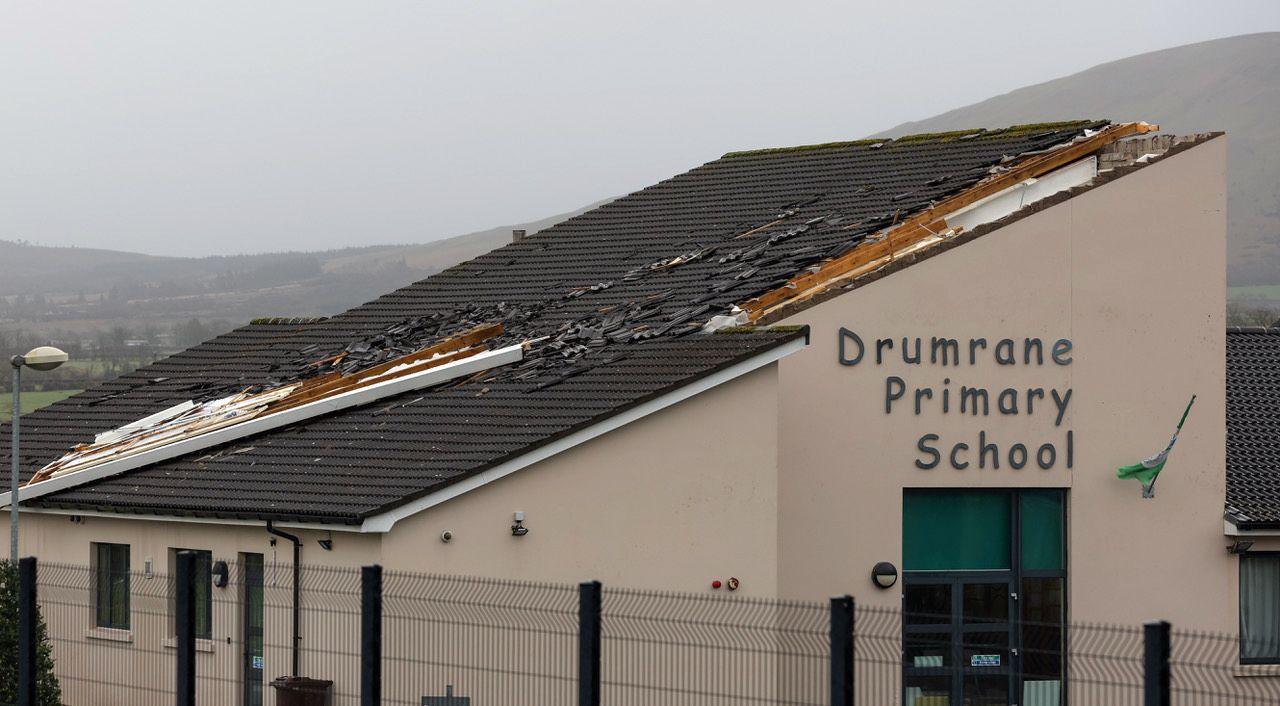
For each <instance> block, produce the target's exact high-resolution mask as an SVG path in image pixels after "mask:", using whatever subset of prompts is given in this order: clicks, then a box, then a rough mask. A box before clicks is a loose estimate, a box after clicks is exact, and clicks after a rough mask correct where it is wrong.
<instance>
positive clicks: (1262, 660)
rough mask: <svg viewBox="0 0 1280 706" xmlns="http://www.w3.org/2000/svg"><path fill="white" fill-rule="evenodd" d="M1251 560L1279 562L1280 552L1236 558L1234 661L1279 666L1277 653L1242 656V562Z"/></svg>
mask: <svg viewBox="0 0 1280 706" xmlns="http://www.w3.org/2000/svg"><path fill="white" fill-rule="evenodd" d="M1251 558H1252V559H1263V558H1266V559H1277V560H1280V551H1259V552H1253V551H1250V552H1245V553H1243V554H1240V555H1239V557H1238V560H1237V562H1236V628H1237V637H1236V659H1238V660H1239V663H1240V664H1241V665H1267V664H1280V652H1277V654H1276V656H1275V657H1245V656H1244V562H1245V560H1246V559H1251ZM1277 592H1278V593H1280V587H1277ZM1276 642H1277V643H1280V635H1277V636H1276Z"/></svg>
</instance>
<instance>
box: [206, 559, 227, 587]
mask: <svg viewBox="0 0 1280 706" xmlns="http://www.w3.org/2000/svg"><path fill="white" fill-rule="evenodd" d="M211 573H212V574H213V585H214V586H216V587H218V588H226V587H227V581H228V580H230V578H231V570H230V569H229V568H227V562H225V561H215V562H213V570H212V572H211Z"/></svg>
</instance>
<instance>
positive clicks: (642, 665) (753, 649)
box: [601, 587, 830, 706]
mask: <svg viewBox="0 0 1280 706" xmlns="http://www.w3.org/2000/svg"><path fill="white" fill-rule="evenodd" d="M601 627H602V633H603V634H602V638H601V642H602V650H603V657H602V670H603V674H602V678H601V681H602V691H603V694H602V696H603V701H604V702H605V703H609V704H617V705H618V706H629V705H637V706H638V705H639V704H707V705H708V706H728V705H729V704H749V703H767V704H796V705H803V706H807V705H810V704H825V703H828V696H827V688H828V672H827V667H828V657H827V654H828V649H829V630H830V614H829V609H828V607H827V605H826V604H822V603H805V602H792V601H776V600H766V599H756V598H737V597H732V598H731V597H727V596H706V595H697V594H694V595H689V594H676V593H663V592H656V591H635V590H624V589H609V588H607V587H606V588H605V590H604V592H603V596H602V617H601Z"/></svg>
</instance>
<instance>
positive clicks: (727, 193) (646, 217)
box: [0, 121, 1133, 522]
mask: <svg viewBox="0 0 1280 706" xmlns="http://www.w3.org/2000/svg"><path fill="white" fill-rule="evenodd" d="M1126 125H1133V124H1126ZM1116 127H1119V126H1116ZM1111 129H1112V128H1110V127H1108V123H1106V122H1105V121H1080V122H1070V123H1053V124H1042V125H1030V126H1019V127H1014V128H1007V129H1004V130H995V131H985V130H973V131H962V132H956V133H944V134H938V135H923V136H909V137H903V138H899V139H897V140H874V141H872V140H863V141H858V142H849V143H835V144H828V145H816V146H811V147H800V148H787V149H775V150H757V151H750V152H738V153H731V154H728V155H725V156H724V157H723V158H721V159H718V160H715V161H713V162H710V163H708V164H706V165H703V166H701V167H698V168H695V169H693V170H691V171H689V172H686V173H684V174H681V175H679V176H676V177H673V178H671V179H668V180H666V181H663V182H660V183H658V184H656V185H654V186H651V187H649V188H647V189H643V190H641V191H638V192H636V193H633V194H631V195H628V196H625V197H622V198H620V199H617V200H615V201H613V202H611V203H609V204H606V205H604V206H601V207H599V208H597V209H594V210H592V211H588V212H586V213H584V214H582V215H580V216H577V217H574V218H571V219H569V220H567V221H565V222H563V223H561V224H559V225H556V226H553V227H551V228H548V229H546V230H543V231H541V232H539V233H537V234H534V235H532V236H529V237H526V238H524V239H521V240H519V241H516V242H514V243H511V244H509V245H507V246H504V247H502V248H499V249H497V250H495V251H493V252H490V253H488V254H486V255H482V256H480V257H478V258H475V259H473V260H470V261H468V262H465V263H462V264H460V265H458V266H456V267H453V268H450V269H448V270H445V271H444V272H441V273H439V274H437V275H434V276H432V277H429V278H427V279H424V280H422V281H420V282H417V283H414V284H412V285H409V286H407V287H404V288H402V289H399V290H397V291H394V292H391V293H389V294H387V295H385V296H382V297H380V298H378V299H376V300H374V301H372V302H369V303H367V304H364V305H362V306H359V307H356V308H354V309H352V310H350V311H347V312H345V313H343V314H340V315H338V316H334V317H331V318H327V319H268V320H262V321H259V322H255V323H254V324H252V325H250V326H246V327H244V328H241V329H238V330H236V331H233V332H231V333H229V334H226V335H224V336H219V337H218V338H216V339H214V340H212V341H209V342H206V343H203V344H201V345H199V346H196V347H194V348H191V349H189V350H187V351H184V352H182V353H179V354H177V355H175V356H173V357H170V358H168V359H165V360H163V361H160V362H157V363H155V364H152V365H150V366H147V367H145V368H142V369H140V370H138V371H135V372H133V373H130V374H128V375H125V376H122V377H121V378H119V379H117V380H114V381H111V382H108V383H104V384H103V385H100V386H98V387H97V388H94V389H92V390H89V391H86V392H84V393H81V394H79V395H76V396H74V397H71V398H69V399H67V400H64V401H62V402H59V403H57V404H55V405H53V406H51V407H47V408H45V409H43V410H40V411H38V412H35V413H32V414H30V415H27V416H24V417H23V443H24V447H23V448H24V453H23V457H24V458H23V461H24V465H23V476H24V479H26V478H30V477H31V475H32V474H33V473H34V472H35V471H36V470H38V469H40V468H42V467H43V466H45V465H46V464H49V463H51V462H54V461H55V460H57V459H59V458H60V457H62V456H63V454H65V453H66V452H68V451H69V450H70V449H72V447H73V446H75V445H76V444H83V443H87V442H91V441H92V440H93V438H94V437H95V435H98V434H102V433H103V432H106V431H110V430H113V429H116V428H118V427H121V426H124V425H126V424H129V423H131V422H134V421H136V420H139V419H142V418H144V417H147V416H149V415H152V414H155V413H156V412H158V411H161V410H164V409H166V408H168V407H171V406H173V405H175V404H178V403H181V402H184V401H186V400H195V401H207V400H212V399H217V398H220V397H225V396H228V395H232V394H237V393H239V392H242V391H244V390H246V389H252V390H262V389H270V388H274V387H276V386H280V385H285V384H292V383H293V382H296V381H299V380H306V379H309V378H312V377H314V376H317V375H324V374H336V375H347V374H351V373H354V372H357V371H359V370H364V369H368V368H369V367H370V366H374V365H378V364H385V363H386V362H387V361H390V360H394V359H395V358H397V357H399V356H402V355H404V354H405V353H406V352H411V351H415V350H419V349H422V348H424V347H426V346H430V345H433V344H436V343H438V342H439V341H441V340H443V339H445V338H448V337H450V336H454V335H457V334H459V333H461V332H463V331H466V330H469V329H473V328H475V327H477V326H481V325H484V324H493V323H500V324H502V329H503V330H502V333H501V334H500V335H498V336H496V337H494V338H493V339H492V340H490V341H489V342H488V345H490V346H492V347H493V348H499V347H502V346H511V345H514V344H524V345H525V347H526V349H527V350H526V353H525V356H524V359H523V360H522V361H521V362H520V363H516V364H512V365H507V366H504V367H501V368H496V369H494V370H490V371H485V372H484V373H482V374H477V375H475V376H472V377H469V378H466V379H463V380H460V381H455V382H451V383H448V384H444V385H441V386H438V387H435V388H431V389H429V390H423V391H420V392H412V393H407V394H405V395H402V396H399V397H395V398H391V399H388V400H380V401H378V402H376V403H373V404H370V405H368V406H365V407H360V408H356V409H350V410H345V411H341V412H337V413H334V414H330V415H327V416H323V417H319V418H316V419H312V420H309V421H306V422H303V423H299V424H296V425H293V426H290V427H287V428H284V429H280V430H275V431H271V432H268V433H266V434H263V435H262V436H261V437H253V438H250V439H246V440H243V441H237V442H236V443H234V444H230V445H228V446H227V447H223V448H217V449H212V450H206V451H201V452H199V453H198V454H193V455H191V456H189V457H184V458H179V459H174V460H169V461H165V462H163V463H159V464H156V465H152V466H148V467H145V468H140V469H137V470H131V471H129V472H127V473H125V474H124V475H120V476H116V477H112V478H105V479H101V480H95V481H93V482H90V483H88V484H86V485H82V486H80V487H76V488H72V489H68V490H62V491H59V492H56V493H54V494H51V495H47V496H44V497H41V498H37V499H34V500H31V501H28V502H30V503H31V504H34V505H40V506H46V507H59V508H66V509H99V510H114V511H127V512H156V513H166V514H182V515H202V516H216V517H235V518H254V519H266V518H271V519H293V520H315V521H332V522H356V521H358V520H359V519H360V518H364V517H368V516H369V515H371V514H374V513H376V512H379V511H381V510H385V509H387V508H390V507H395V506H397V505H400V504H403V503H405V502H408V501H409V500H411V499H413V498H416V497H420V496H422V495H424V494H427V493H431V492H434V491H435V490H438V489H440V488H443V487H444V486H446V485H448V484H450V483H453V482H456V481H457V480H459V479H461V478H464V477H467V476H468V475H472V474H475V473H478V472H479V471H481V470H484V469H485V468H489V467H492V466H494V465H495V464H497V463H500V462H501V461H503V460H504V459H507V458H510V457H512V455H515V454H519V453H521V452H523V451H525V450H528V449H531V448H535V447H537V446H539V445H540V444H544V443H547V442H548V441H549V440H551V439H554V438H556V437H557V435H562V434H565V433H568V432H569V431H571V430H573V429H576V428H580V427H581V426H582V425H584V424H590V423H593V422H594V421H598V420H600V419H603V418H607V417H608V416H610V415H613V414H617V413H619V412H620V411H622V410H624V409H627V408H628V407H630V406H634V405H636V404H639V403H640V402H641V401H643V400H645V399H648V398H650V397H652V396H654V395H657V394H661V393H662V392H663V391H667V390H671V389H675V388H678V387H680V386H682V385H686V384H688V383H689V382H691V381H692V380H695V379H698V378H700V377H702V376H705V375H708V374H710V373H711V372H714V371H716V370H719V369H723V368H724V367H727V366H730V365H733V364H734V363H735V362H738V361H741V360H743V359H746V358H750V357H752V356H755V355H758V354H760V353H761V352H762V351H767V350H769V349H771V348H773V347H776V346H779V345H782V344H783V343H785V342H786V341H788V340H793V339H795V338H796V337H797V336H800V335H802V334H801V333H799V332H795V331H789V332H780V331H769V330H756V331H754V332H751V333H744V334H738V335H728V334H704V333H700V331H701V329H702V328H703V326H704V324H705V323H706V322H707V321H708V320H709V319H710V318H711V317H713V316H716V315H726V314H735V313H736V314H740V315H741V314H744V309H741V308H739V307H738V305H739V304H742V305H743V306H744V307H747V309H750V305H749V304H748V302H762V301H768V302H776V301H778V300H779V298H780V297H781V298H782V299H785V297H786V293H787V292H788V291H790V288H794V282H793V280H796V279H798V278H806V277H813V276H815V275H820V274H822V272H824V271H825V270H824V268H827V267H829V266H830V265H831V264H832V263H837V262H840V261H842V258H847V256H848V255H850V254H851V253H854V254H856V253H861V252H864V251H868V250H869V249H870V248H871V247H872V246H880V247H881V248H882V249H883V247H882V245H881V244H882V243H883V242H884V241H885V240H886V237H885V235H884V234H885V233H886V232H889V233H892V229H893V228H896V227H897V226H898V225H901V224H903V223H911V222H912V218H913V217H915V216H918V215H919V214H927V213H929V212H930V210H931V209H932V208H933V207H934V206H936V205H938V204H940V203H947V202H949V200H954V199H955V198H957V197H958V196H963V195H964V194H965V193H972V192H971V190H973V189H975V188H976V186H975V185H981V184H990V183H992V179H996V178H999V175H1001V174H1004V173H1008V172H1009V170H1011V169H1013V168H1015V167H1017V166H1018V165H1020V164H1023V163H1026V162H1030V161H1034V160H1035V159H1037V158H1038V157H1039V156H1041V155H1044V154H1045V153H1046V152H1053V151H1054V150H1061V149H1062V148H1063V146H1064V145H1072V144H1075V145H1081V144H1082V142H1081V141H1082V140H1088V139H1094V138H1092V137H1091V136H1094V135H1097V134H1098V132H1099V131H1101V132H1103V133H1105V132H1106V131H1108V130H1111ZM1127 134H1132V133H1127ZM1083 146H1084V147H1088V148H1090V149H1092V143H1083ZM938 222H940V221H929V222H927V223H926V222H922V223H921V224H920V227H922V228H925V229H926V230H927V229H928V227H929V225H930V223H933V224H936V223H938ZM892 253H893V251H892V249H890V250H889V251H888V257H889V258H890V259H892ZM871 264H875V263H874V262H872V263H871ZM806 286H807V285H806ZM780 292H781V293H782V294H779V293H780ZM753 315H754V312H753ZM7 443H8V435H7V434H0V454H3V458H5V459H6V463H4V464H3V466H4V468H5V469H7V467H8V464H7V453H8V447H7ZM5 478H6V480H7V476H6V477H5Z"/></svg>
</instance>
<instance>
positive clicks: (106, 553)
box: [92, 542, 129, 630]
mask: <svg viewBox="0 0 1280 706" xmlns="http://www.w3.org/2000/svg"><path fill="white" fill-rule="evenodd" d="M92 560H93V573H94V588H93V608H94V611H93V612H94V624H95V625H97V626H98V627H100V628H114V629H117V630H128V629H129V545H128V544H106V543H100V542H94V543H93V557H92Z"/></svg>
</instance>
